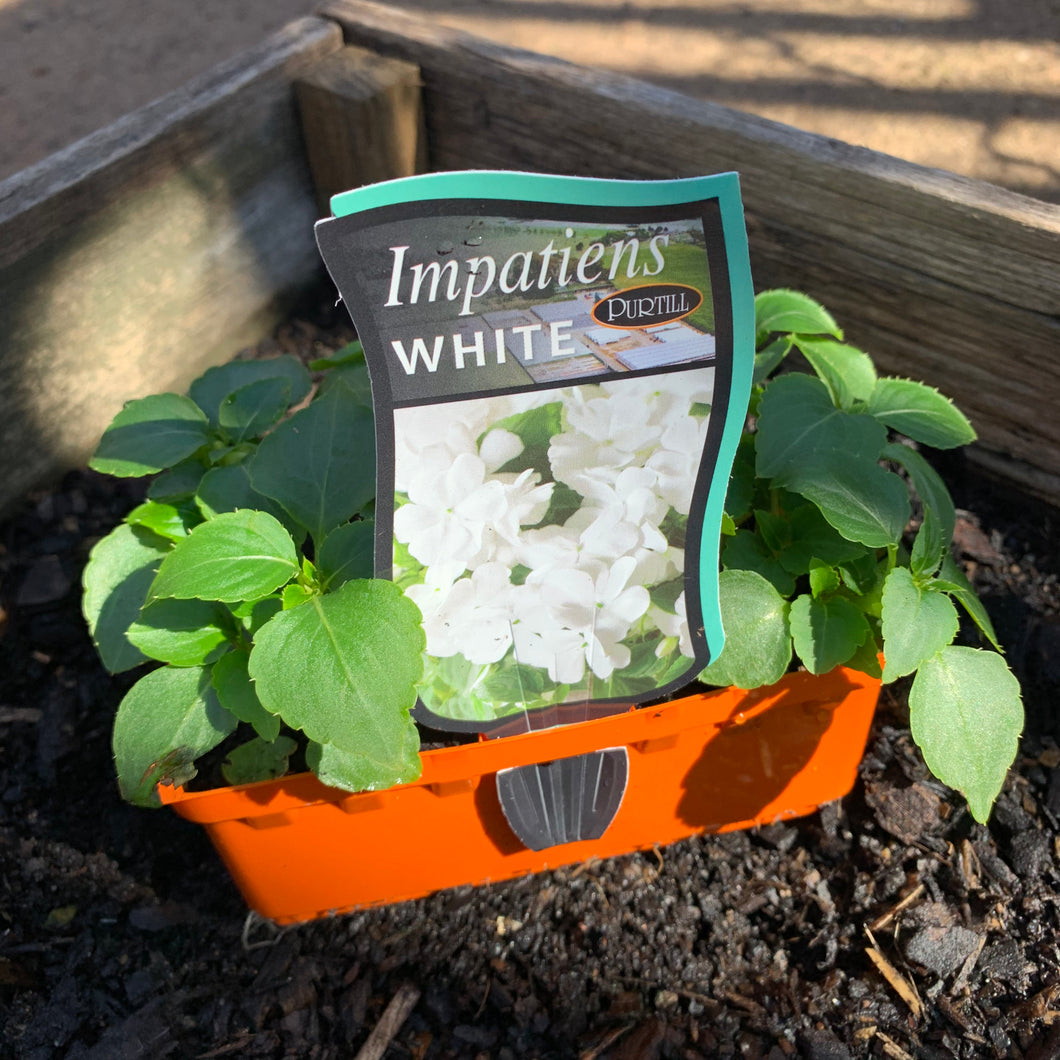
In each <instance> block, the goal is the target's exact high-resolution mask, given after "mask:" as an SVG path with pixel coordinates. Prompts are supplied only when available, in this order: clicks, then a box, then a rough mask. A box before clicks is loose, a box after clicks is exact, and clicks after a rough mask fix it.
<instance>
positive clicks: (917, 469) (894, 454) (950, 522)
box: [882, 442, 957, 545]
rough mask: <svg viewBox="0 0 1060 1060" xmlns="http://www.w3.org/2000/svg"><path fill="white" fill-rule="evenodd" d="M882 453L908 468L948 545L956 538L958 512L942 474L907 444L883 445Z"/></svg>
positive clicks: (924, 503)
mask: <svg viewBox="0 0 1060 1060" xmlns="http://www.w3.org/2000/svg"><path fill="white" fill-rule="evenodd" d="M882 455H883V457H884V459H885V460H893V461H894V462H895V463H896V464H900V465H901V466H902V467H904V468H905V470H906V472H907V473H908V475H909V478H910V479H911V480H912V483H913V489H915V490H916V495H917V496H918V497H919V498H920V503H921V504H922V505H923V506H924V508H925V510H928V509H930V510H931V511H933V512H934V513H935V518H936V519H937V520H938V525H939V532H940V534H941V535H942V540H943V543H944V544H945V545H949V543H950V542H951V541H952V540H953V528H954V525H955V524H956V522H957V514H956V512H955V511H954V508H953V498H952V497H951V496H950V491H949V490H948V489H947V488H946V483H944V482H943V481H942V479H941V478H940V477H939V473H938V472H937V471H936V470H935V469H934V468H933V467H932V466H931V465H930V464H929V463H928V462H927V461H926V460H925V459H924V457H923V456H921V454H920V453H918V452H917V451H916V450H915V449H910V448H909V446H908V445H900V444H898V443H897V442H891V443H889V444H888V445H886V446H884V449H883V454H882Z"/></svg>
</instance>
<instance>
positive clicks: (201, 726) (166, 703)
mask: <svg viewBox="0 0 1060 1060" xmlns="http://www.w3.org/2000/svg"><path fill="white" fill-rule="evenodd" d="M236 724H237V723H236V719H235V718H234V717H233V716H232V715H231V714H229V713H228V711H226V710H225V709H224V708H223V707H222V706H221V704H220V703H219V702H218V700H217V696H216V695H215V694H214V691H213V689H212V688H211V687H210V671H209V669H208V668H207V669H204V668H202V667H198V666H195V667H173V666H163V667H161V668H160V669H158V670H152V671H151V673H149V674H147V676H146V677H142V678H140V680H139V681H137V683H136V684H135V685H133V686H132V688H130V689H129V691H128V693H127V694H126V696H125V698H124V699H123V700H122V701H121V703H120V704H119V706H118V713H117V715H116V717H115V719H114V738H113V747H114V763H115V766H116V767H117V771H118V786H119V788H120V789H121V793H122V797H123V798H125V799H128V801H129V802H133V803H136V804H137V805H138V806H157V805H159V802H158V796H157V795H156V794H155V785H157V784H166V783H172V784H175V785H181V784H186V783H187V782H188V781H189V780H191V778H192V777H194V776H195V773H196V769H195V765H194V763H195V759H197V758H198V757H199V756H200V755H204V754H206V752H207V751H209V750H211V749H213V748H214V747H216V746H217V745H218V744H219V743H220V742H221V741H222V740H223V739H224V738H225V737H226V736H227V735H228V734H229V733H230V732H233V731H234V730H235V727H236Z"/></svg>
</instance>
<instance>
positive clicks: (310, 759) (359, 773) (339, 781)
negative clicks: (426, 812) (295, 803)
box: [305, 725, 423, 791]
mask: <svg viewBox="0 0 1060 1060" xmlns="http://www.w3.org/2000/svg"><path fill="white" fill-rule="evenodd" d="M419 751H420V734H419V731H418V730H417V729H416V726H415V725H410V726H409V727H408V728H406V729H405V730H404V731H403V732H402V734H401V743H400V745H399V746H397V747H395V748H394V754H393V764H392V765H390V766H388V767H387V772H386V774H385V776H384V775H383V774H381V773H380V771H379V769H378V768H377V766H376V764H375V763H374V762H373V761H371V760H370V759H366V758H365V757H363V756H362V755H359V754H355V753H352V752H350V751H347V750H346V749H345V748H342V747H337V746H336V745H335V744H330V743H326V744H320V743H316V742H315V741H312V740H311V741H310V742H309V745H308V746H307V747H306V752H305V760H306V765H308V766H309V768H310V769H311V770H312V771H313V772H314V773H316V775H317V777H318V778H319V779H320V782H321V783H322V784H326V785H327V786H328V787H329V788H339V789H340V790H342V791H377V790H379V789H380V788H389V787H393V785H395V784H411V783H412V781H414V780H416V779H418V778H419V775H420V774H421V773H422V772H423V762H422V761H421V760H420V754H419ZM381 778H382V779H381Z"/></svg>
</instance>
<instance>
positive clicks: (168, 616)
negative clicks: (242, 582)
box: [127, 600, 228, 666]
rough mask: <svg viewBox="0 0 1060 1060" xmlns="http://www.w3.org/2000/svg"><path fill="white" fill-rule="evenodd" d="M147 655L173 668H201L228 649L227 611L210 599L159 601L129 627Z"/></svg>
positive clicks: (132, 635)
mask: <svg viewBox="0 0 1060 1060" xmlns="http://www.w3.org/2000/svg"><path fill="white" fill-rule="evenodd" d="M127 635H128V638H129V640H130V641H131V642H132V643H133V644H135V645H136V647H138V648H139V649H140V650H141V651H142V652H144V654H146V655H149V656H150V657H151V658H152V659H158V660H159V661H160V662H166V663H170V664H171V665H173V666H201V665H204V664H205V663H208V662H213V660H214V659H215V658H216V657H217V655H218V654H219V651H218V649H221V648H223V647H227V643H228V634H227V632H226V629H225V611H224V608H222V607H221V605H220V604H215V603H211V602H210V601H207V600H156V601H154V603H150V604H148V605H147V606H146V607H145V608H144V609H143V611H142V612H141V613H140V617H139V619H138V620H137V621H136V622H134V623H133V624H132V625H131V626H130V627H129V632H128V634H127Z"/></svg>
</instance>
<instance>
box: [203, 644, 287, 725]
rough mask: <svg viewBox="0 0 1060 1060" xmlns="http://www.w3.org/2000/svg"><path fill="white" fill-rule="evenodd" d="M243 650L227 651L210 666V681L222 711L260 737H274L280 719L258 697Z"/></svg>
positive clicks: (246, 654)
mask: <svg viewBox="0 0 1060 1060" xmlns="http://www.w3.org/2000/svg"><path fill="white" fill-rule="evenodd" d="M249 662H250V656H249V654H248V653H247V652H245V651H230V652H229V653H228V654H227V655H222V656H221V658H220V659H218V660H217V662H215V663H214V665H213V672H212V674H211V677H210V680H211V683H212V684H213V689H214V691H215V692H216V693H217V698H218V699H219V700H220V702H221V706H223V707H224V708H225V710H227V711H230V712H231V713H232V714H234V715H235V716H236V717H237V718H238V719H239V720H240V721H245V722H247V723H248V724H249V725H252V726H253V727H254V731H255V732H256V733H257V734H258V735H259V736H260V737H261V738H262V739H263V740H275V739H276V737H277V736H278V735H279V733H280V719H279V718H278V717H277V716H276V715H275V714H271V713H270V712H269V711H267V710H266V709H265V708H264V707H263V706H262V705H261V700H260V699H258V694H257V692H256V691H255V690H254V682H253V681H251V679H250V674H249V673H248V671H247V665H248V663H249Z"/></svg>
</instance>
